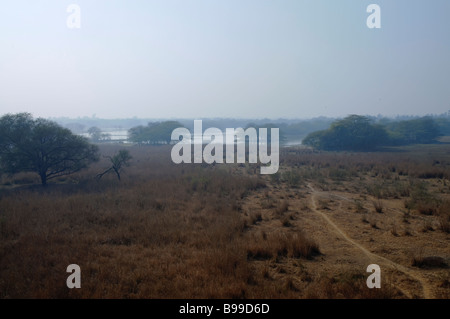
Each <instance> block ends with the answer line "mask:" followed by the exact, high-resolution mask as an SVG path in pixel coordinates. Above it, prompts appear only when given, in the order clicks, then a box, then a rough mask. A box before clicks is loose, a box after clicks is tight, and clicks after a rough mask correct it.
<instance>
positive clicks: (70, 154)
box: [0, 113, 98, 186]
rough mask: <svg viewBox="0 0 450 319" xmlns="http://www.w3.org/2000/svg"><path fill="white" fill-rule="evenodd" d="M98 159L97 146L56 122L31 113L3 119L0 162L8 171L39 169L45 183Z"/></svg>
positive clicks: (2, 167)
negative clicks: (35, 117) (33, 115)
mask: <svg viewBox="0 0 450 319" xmlns="http://www.w3.org/2000/svg"><path fill="white" fill-rule="evenodd" d="M97 160H98V148H97V146H95V145H91V144H89V142H88V141H87V140H86V138H84V137H81V136H78V135H74V134H73V133H72V132H71V131H70V130H69V129H66V128H63V127H61V126H60V125H58V124H57V123H55V122H52V121H49V120H45V119H41V118H38V119H33V118H32V116H31V115H30V114H28V113H19V114H7V115H4V116H3V117H1V118H0V165H1V169H2V170H3V171H5V172H8V173H18V172H22V171H30V172H36V173H37V174H39V176H40V178H41V183H42V185H44V186H45V185H47V181H48V180H50V179H52V178H56V177H59V176H64V175H69V174H73V173H75V172H78V171H80V170H81V169H83V168H86V167H87V166H88V165H89V164H90V163H92V162H94V161H97Z"/></svg>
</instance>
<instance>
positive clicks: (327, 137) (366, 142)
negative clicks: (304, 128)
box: [303, 115, 389, 151]
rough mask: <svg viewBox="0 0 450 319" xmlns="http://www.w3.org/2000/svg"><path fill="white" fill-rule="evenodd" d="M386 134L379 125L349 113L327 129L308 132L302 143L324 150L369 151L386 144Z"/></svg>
mask: <svg viewBox="0 0 450 319" xmlns="http://www.w3.org/2000/svg"><path fill="white" fill-rule="evenodd" d="M388 140H389V139H388V134H387V132H386V130H385V128H384V127H382V126H381V125H377V124H373V123H372V122H371V120H370V119H368V118H367V117H364V116H360V115H350V116H348V117H346V118H344V119H342V120H339V121H336V122H333V123H332V124H331V127H330V128H329V129H328V130H324V131H318V132H313V133H310V134H308V136H307V137H306V138H305V139H304V140H303V144H305V145H309V146H313V147H316V148H319V149H324V150H336V151H341V150H349V151H370V150H374V149H376V148H377V147H379V146H382V145H386V144H388V143H389V142H388Z"/></svg>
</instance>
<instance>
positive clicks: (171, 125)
mask: <svg viewBox="0 0 450 319" xmlns="http://www.w3.org/2000/svg"><path fill="white" fill-rule="evenodd" d="M178 127H183V125H182V124H181V123H180V122H177V121H165V122H150V123H148V125H146V126H143V125H139V126H135V127H132V128H131V129H129V130H128V139H129V141H130V142H134V143H139V144H169V143H170V142H171V137H172V131H173V130H174V129H176V128H178Z"/></svg>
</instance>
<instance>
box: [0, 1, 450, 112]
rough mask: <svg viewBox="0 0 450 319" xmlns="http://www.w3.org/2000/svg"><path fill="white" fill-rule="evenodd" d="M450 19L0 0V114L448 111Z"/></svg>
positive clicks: (436, 14) (347, 7)
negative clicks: (76, 12) (74, 17)
mask: <svg viewBox="0 0 450 319" xmlns="http://www.w3.org/2000/svg"><path fill="white" fill-rule="evenodd" d="M72 3H74V4H77V5H79V7H80V8H81V28H80V29H69V28H68V27H67V24H66V20H67V18H68V17H69V15H70V13H67V11H66V10H67V7H68V6H69V5H70V4H72ZM371 3H376V4H378V5H379V6H380V7H381V29H369V28H368V27H367V25H366V19H367V17H368V16H369V15H370V14H369V13H367V12H366V8H367V6H368V5H369V4H371ZM449 14H450V1H449V0H432V1H425V0H420V1H419V0H417V1H415V0H385V1H382V0H370V1H365V0H341V1H339V0H201V1H200V0H177V1H175V0H153V1H149V0H142V1H140V0H127V1H125V0H95V1H93V0H70V1H65V0H28V1H23V0H14V1H2V2H1V3H0V115H2V114H4V113H8V112H10V113H12V112H14V113H15V112H21V111H27V112H31V113H32V114H33V115H35V116H42V117H59V116H68V117H78V116H92V115H93V114H96V116H97V117H101V118H123V117H126V118H129V117H133V116H137V117H145V118H167V117H178V118H183V117H184V118H204V117H237V118H263V117H268V118H272V119H276V118H310V117H315V116H333V117H334V116H345V115H347V114H352V113H357V114H368V115H377V114H383V115H388V116H393V115H397V114H400V115H406V114H407V115H409V114H419V115H422V114H429V113H443V112H446V111H448V110H450V18H449V17H450V16H449Z"/></svg>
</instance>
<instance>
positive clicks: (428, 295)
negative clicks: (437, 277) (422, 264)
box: [308, 184, 433, 299]
mask: <svg viewBox="0 0 450 319" xmlns="http://www.w3.org/2000/svg"><path fill="white" fill-rule="evenodd" d="M308 188H309V189H310V190H311V195H312V196H311V204H312V210H313V211H314V212H315V213H317V214H318V215H320V216H321V217H322V218H323V219H324V220H325V221H326V222H327V223H328V225H330V226H331V227H332V228H333V229H334V230H335V231H336V233H338V234H339V235H341V236H342V237H343V238H344V239H345V240H347V241H348V242H349V243H350V244H351V245H353V246H354V247H357V248H359V249H360V250H361V251H362V252H363V253H364V254H365V255H366V256H367V257H368V258H369V259H371V260H378V261H379V262H378V264H380V265H381V264H384V265H388V266H390V267H392V268H394V269H395V270H397V271H400V272H402V273H404V274H405V275H407V276H409V277H411V278H413V279H414V280H416V281H417V282H419V283H420V285H421V286H422V291H423V297H424V298H425V299H431V298H433V292H432V289H431V287H430V285H429V284H428V282H427V281H426V279H424V278H423V277H422V276H421V275H420V274H419V273H418V272H417V271H415V270H412V269H409V268H407V267H405V266H402V265H400V264H397V263H396V262H394V261H392V260H390V259H387V258H385V257H383V256H380V255H377V254H374V253H372V252H371V251H369V250H368V249H367V248H365V247H364V246H362V245H361V244H359V243H357V242H356V241H354V240H353V239H352V238H350V237H349V236H348V235H347V234H346V233H345V232H344V231H343V230H342V229H341V228H340V227H339V226H338V225H336V224H335V223H334V222H333V221H332V220H331V219H330V218H329V217H328V216H327V215H326V214H325V213H323V212H321V211H320V210H318V209H317V206H316V196H330V195H332V196H334V197H338V198H341V199H344V200H349V199H348V198H345V197H343V196H340V195H335V194H331V193H327V192H319V191H317V190H315V189H314V188H313V187H312V186H311V185H310V184H308ZM402 292H403V293H404V294H405V295H406V296H408V297H409V298H413V296H411V295H410V294H409V293H406V292H405V291H402Z"/></svg>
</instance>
